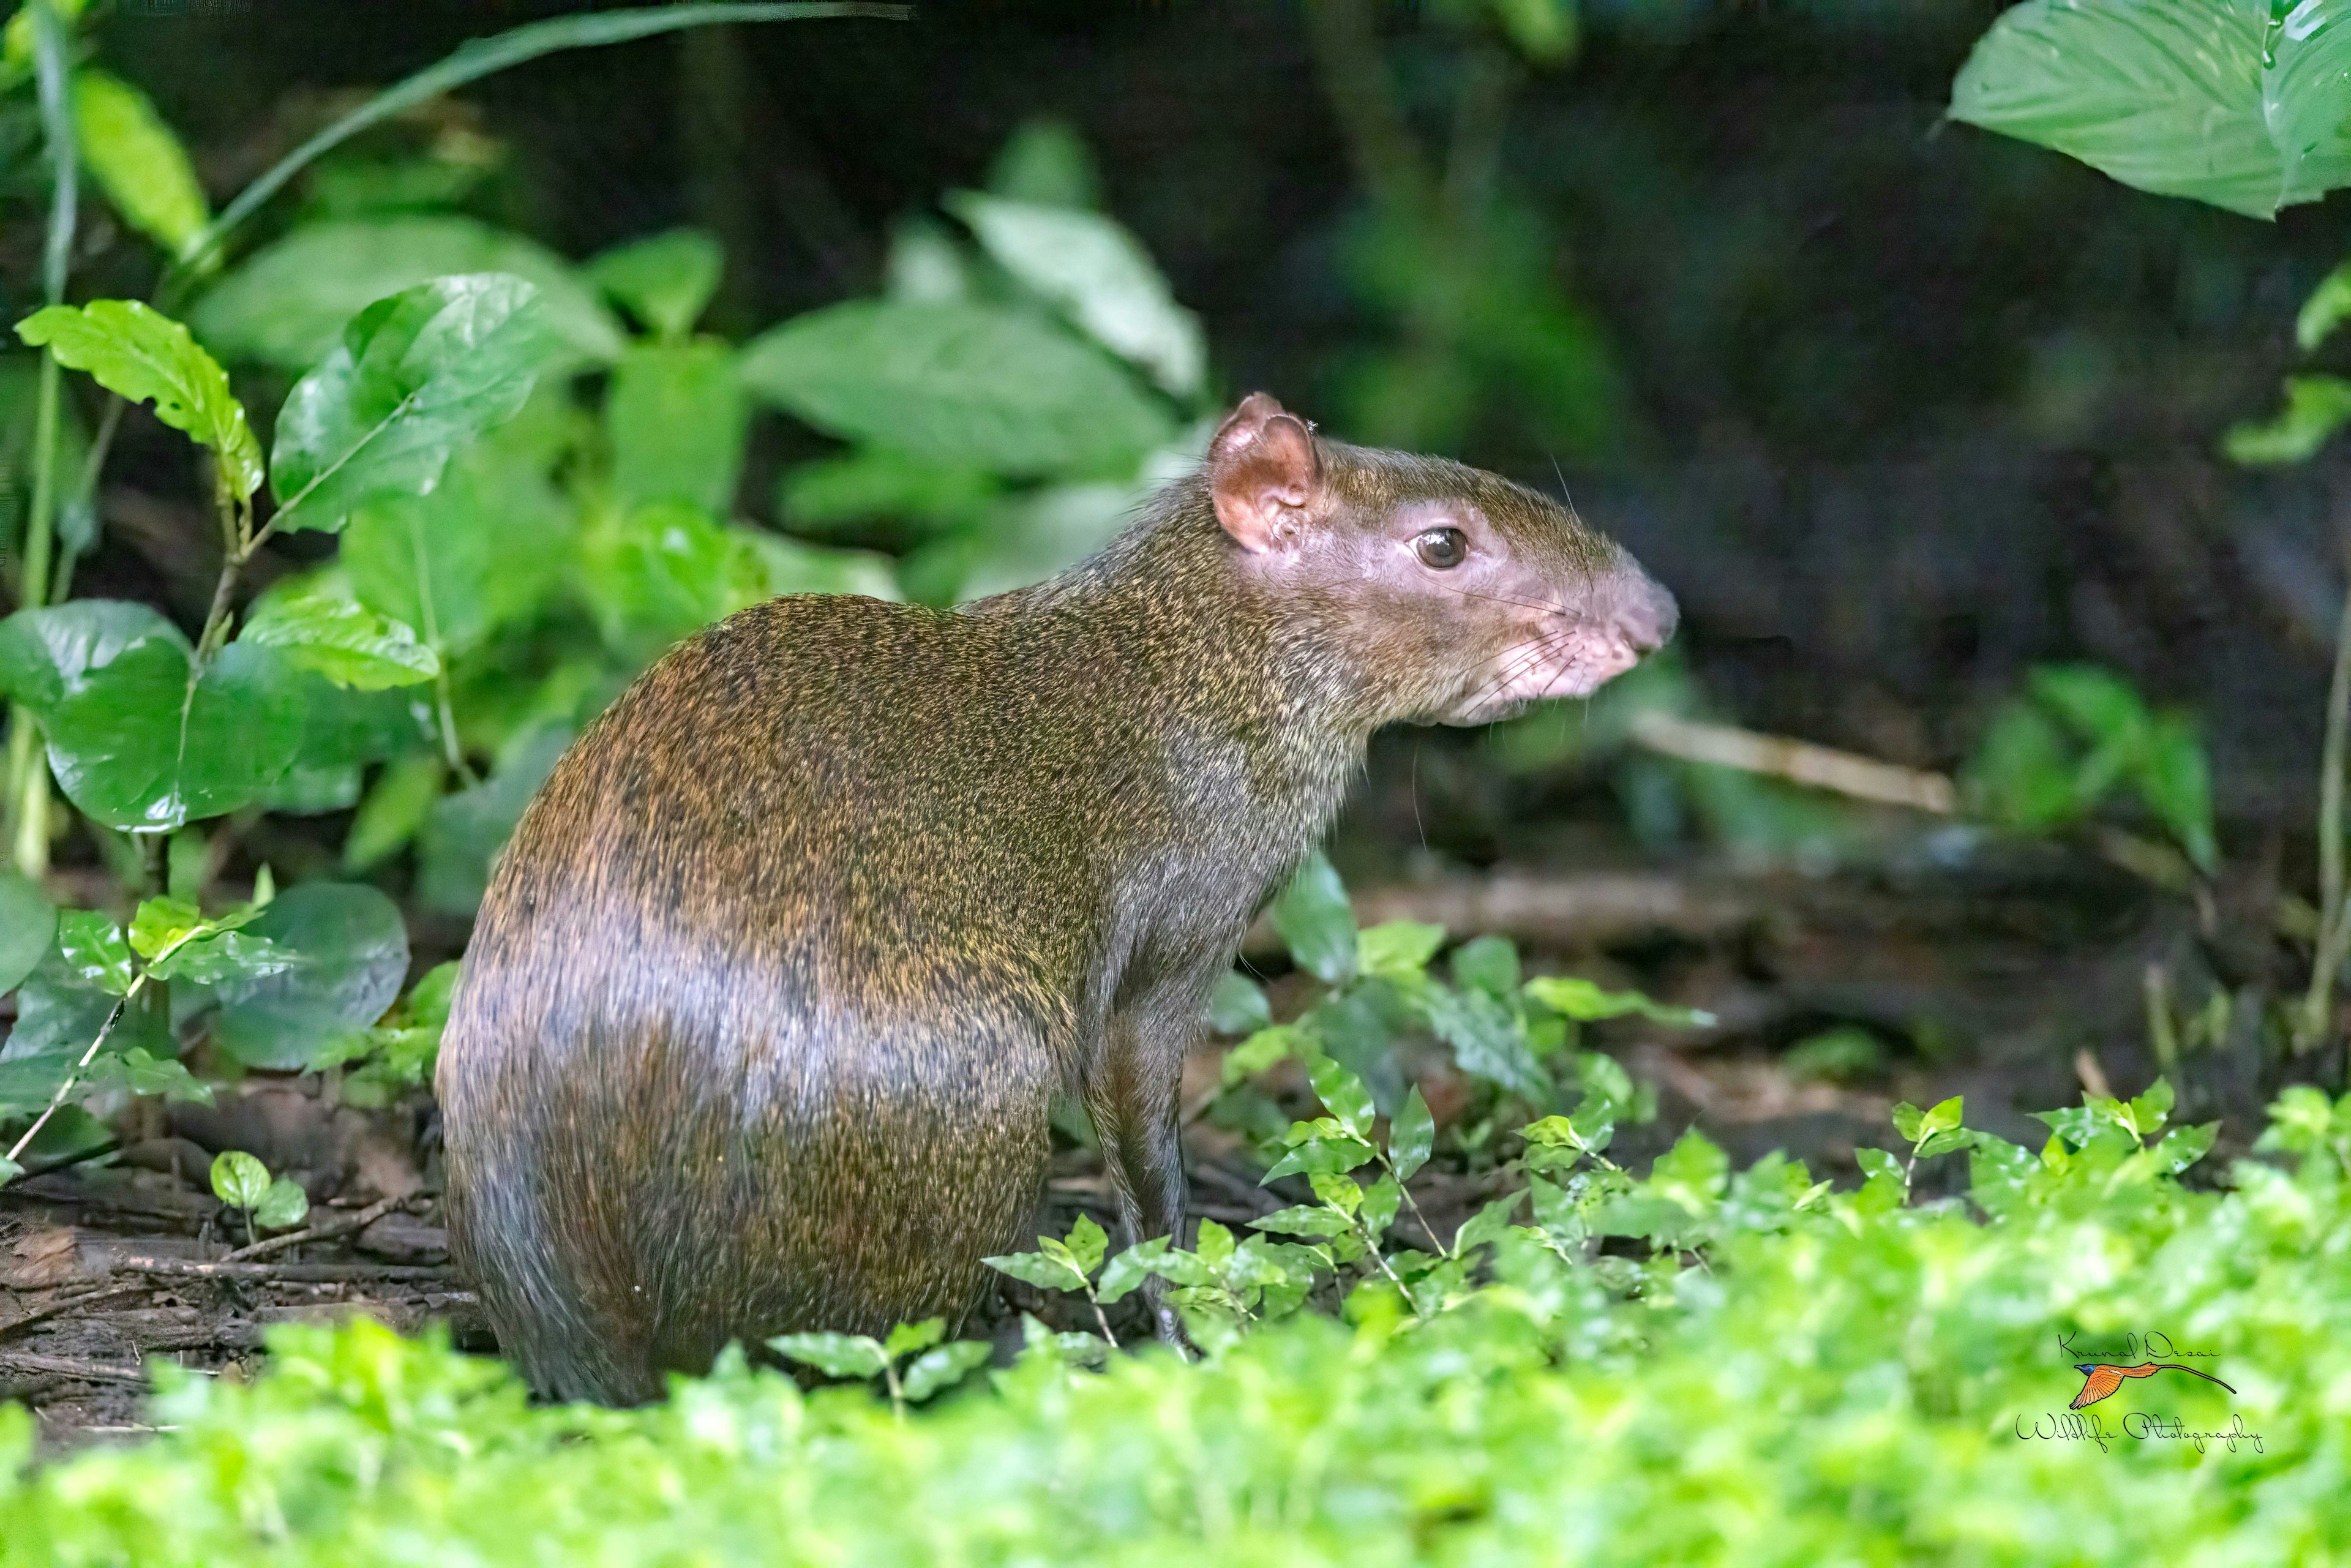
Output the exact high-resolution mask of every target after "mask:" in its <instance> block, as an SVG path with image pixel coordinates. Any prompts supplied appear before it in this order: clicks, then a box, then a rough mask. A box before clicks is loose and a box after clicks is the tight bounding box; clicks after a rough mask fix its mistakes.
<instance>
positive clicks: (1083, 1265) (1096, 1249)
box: [1063, 1214, 1110, 1274]
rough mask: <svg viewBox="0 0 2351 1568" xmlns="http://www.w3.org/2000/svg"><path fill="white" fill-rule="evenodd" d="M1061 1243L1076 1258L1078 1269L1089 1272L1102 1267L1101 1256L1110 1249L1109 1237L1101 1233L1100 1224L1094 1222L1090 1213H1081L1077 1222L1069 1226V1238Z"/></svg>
mask: <svg viewBox="0 0 2351 1568" xmlns="http://www.w3.org/2000/svg"><path fill="white" fill-rule="evenodd" d="M1063 1245H1064V1246H1066V1247H1067V1248H1069V1249H1070V1256H1071V1257H1072V1258H1074V1259H1075V1260H1077V1264H1078V1267H1079V1269H1080V1270H1082V1271H1083V1272H1085V1273H1088V1274H1091V1273H1092V1272H1093V1271H1094V1270H1097V1269H1099V1268H1101V1267H1102V1259H1103V1257H1104V1256H1105V1255H1106V1254H1108V1252H1109V1251H1110V1238H1109V1237H1108V1236H1106V1235H1104V1234H1103V1232H1102V1227H1101V1226H1099V1225H1097V1224H1095V1223H1094V1217H1093V1216H1092V1215H1091V1214H1081V1215H1080V1216H1078V1219H1077V1223H1076V1224H1074V1225H1072V1226H1071V1227H1070V1234H1069V1238H1068V1239H1067V1240H1066V1241H1065V1242H1064V1243H1063Z"/></svg>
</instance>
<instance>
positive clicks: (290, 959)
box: [148, 931, 300, 986]
mask: <svg viewBox="0 0 2351 1568" xmlns="http://www.w3.org/2000/svg"><path fill="white" fill-rule="evenodd" d="M299 962H300V959H299V957H298V955H296V954H295V953H293V952H292V951H291V950H289V949H287V948H286V947H282V946H279V945H278V944H277V943H275V942H272V941H270V940H268V939H267V938H266V937H262V936H248V935H247V934H246V933H245V932H242V931H224V932H222V933H220V934H219V935H218V936H202V937H198V938H197V939H195V940H194V941H192V942H189V943H186V944H184V945H183V946H180V947H177V948H174V949H173V950H172V954H171V956H168V957H165V958H160V959H158V960H156V961H155V962H154V963H153V964H152V965H150V966H148V967H149V969H150V970H151V971H152V973H153V975H154V977H156V978H157V979H159V980H185V981H187V982H189V983H190V984H191V985H197V986H220V985H226V984H228V983H230V982H232V981H239V980H257V979H260V978H262V977H264V976H266V975H282V974H284V973H286V972H287V970H289V969H291V968H293V967H295V966H296V965H297V964H298V963H299Z"/></svg>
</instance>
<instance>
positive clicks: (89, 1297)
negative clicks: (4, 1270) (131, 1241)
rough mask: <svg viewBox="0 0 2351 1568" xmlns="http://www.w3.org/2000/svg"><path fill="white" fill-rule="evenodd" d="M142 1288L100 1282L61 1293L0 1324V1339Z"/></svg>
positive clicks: (129, 1294) (142, 1287)
mask: <svg viewBox="0 0 2351 1568" xmlns="http://www.w3.org/2000/svg"><path fill="white" fill-rule="evenodd" d="M144 1288H145V1287H144V1286H141V1285H124V1284H118V1283H115V1282H113V1281H100V1282H99V1283H98V1284H96V1285H86V1286H83V1287H82V1288H81V1289H79V1290H75V1291H59V1292H58V1293H57V1295H54V1296H52V1297H50V1298H49V1299H48V1300H47V1301H44V1302H42V1303H41V1304H40V1305H39V1306H37V1307H35V1308H34V1309H33V1310H32V1311H30V1312H26V1313H24V1314H23V1315H21V1316H18V1317H14V1318H10V1319H9V1320H8V1321H7V1322H5V1323H0V1339H5V1338H7V1337H8V1336H9V1335H10V1334H12V1333H16V1331H17V1330H19V1329H28V1328H31V1327H32V1326H33V1325H34V1324H35V1323H37V1322H47V1321H48V1320H49V1319H51V1318H53V1317H56V1316H57V1314H58V1313H59V1312H71V1311H73V1310H74V1309H75V1308H76V1307H86V1306H89V1304H90V1303H91V1302H93V1301H105V1300H107V1299H108V1298H110V1297H113V1296H131V1295H136V1294H138V1293H139V1291H141V1290H143V1289H144Z"/></svg>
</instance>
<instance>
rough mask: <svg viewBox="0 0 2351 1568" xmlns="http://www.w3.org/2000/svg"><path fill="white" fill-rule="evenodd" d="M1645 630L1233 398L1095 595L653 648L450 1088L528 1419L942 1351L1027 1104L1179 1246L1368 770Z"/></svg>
mask: <svg viewBox="0 0 2351 1568" xmlns="http://www.w3.org/2000/svg"><path fill="white" fill-rule="evenodd" d="M1674 622H1675V609H1674V602H1673V600H1672V598H1671V597H1670V596H1669V595H1667V593H1666V591H1664V590H1663V589H1662V588H1660V587H1658V586H1657V585H1656V583H1655V582H1654V581H1652V580H1650V579H1649V578H1648V577H1647V576H1646V574H1645V573H1644V572H1643V571H1642V570H1641V569H1640V568H1639V567H1638V566H1637V565H1636V564H1635V563H1634V561H1633V560H1632V559H1631V558H1630V557H1629V556H1627V555H1626V554H1625V552H1624V551H1623V550H1622V549H1619V548H1618V547H1617V546H1616V545H1614V543H1612V542H1611V541H1609V540H1608V539H1606V538H1604V537H1602V536H1600V535H1598V534H1596V533H1593V532H1592V531H1590V530H1588V529H1587V528H1584V527H1583V525H1582V524H1581V523H1580V522H1579V521H1578V520H1577V519H1576V518H1575V517H1574V516H1573V514H1572V513H1571V512H1569V511H1568V510H1567V509H1566V508H1565V507H1561V506H1560V505H1558V504H1556V503H1554V502H1552V501H1551V500H1550V499H1548V498H1547V497H1543V496H1541V495H1539V494H1537V493H1535V492H1533V491H1531V490H1528V489H1525V488H1523V487H1521V486H1517V485H1514V484H1511V483H1510V482H1509V481H1507V480H1503V479H1499V478H1497V477H1495V476H1492V475H1489V474H1484V473H1480V472H1479V471H1477V470H1474V469H1470V468H1465V467H1463V466H1461V465H1458V464H1454V463H1448V462H1443V461H1439V460H1436V459H1430V458H1421V457H1413V456H1407V455H1402V454H1397V453H1390V452H1377V451H1369V450H1365V449H1362V448H1357V447H1352V446H1347V445H1344V444H1340V443H1336V442H1331V441H1326V440H1322V439H1319V438H1318V437H1317V436H1316V435H1315V434H1313V432H1312V431H1311V429H1310V428H1309V427H1308V426H1307V425H1306V424H1305V423H1303V422H1301V421H1300V420H1298V419H1297V418H1295V417H1293V416H1292V415H1290V414H1289V413H1285V412H1284V411H1283V410H1282V409H1281V407H1280V404H1278V403H1276V402H1274V401H1273V400H1272V399H1270V398H1268V397H1265V396H1263V395H1262V394H1259V395H1255V396H1252V397H1250V398H1249V399H1247V400H1245V401H1244V402H1242V403H1241V404H1240V406H1239V407H1238V409H1236V410H1235V411H1234V413H1232V415H1231V416H1230V417H1229V418H1228V420H1227V421H1226V422H1225V423H1224V425H1223V427H1222V428H1221V429H1219V431H1218V432H1217V435H1216V438H1215V439H1214V441H1213V442H1212V443H1211V444H1210V449H1209V453H1208V455H1207V462H1206V463H1205V464H1204V465H1203V466H1202V468H1201V470H1200V472H1199V473H1198V475H1197V476H1194V477H1192V478H1189V479H1186V480H1183V481H1179V482H1178V483H1176V484H1175V485H1172V486H1169V487H1168V488H1167V489H1165V490H1164V491H1163V492H1161V493H1160V495H1159V496H1158V497H1155V499H1154V501H1153V502H1152V503H1151V505H1150V506H1149V507H1148V508H1147V509H1146V511H1145V513H1144V516H1143V517H1141V518H1140V520H1138V522H1137V523H1136V524H1135V525H1134V527H1133V528H1130V529H1129V530H1128V531H1127V532H1126V533H1125V534H1124V535H1123V536H1122V537H1121V538H1119V539H1118V540H1117V541H1116V542H1115V543H1113V545H1111V546H1110V547H1109V548H1108V549H1105V550H1104V551H1103V552H1102V554H1100V555H1098V556H1096V557H1095V558H1094V559H1092V560H1090V561H1087V562H1085V563H1084V564H1082V565H1081V566H1079V567H1077V568H1075V569H1073V570H1071V571H1069V572H1068V573H1066V574H1064V575H1063V576H1061V577H1060V578H1057V579H1054V580H1051V581H1050V582H1046V583H1042V584H1040V585H1039V586H1037V587H1034V588H1029V589H1024V590H1021V591H1018V592H1015V593H1009V594H1005V595H1002V596H1000V597H998V598H996V599H990V600H984V601H980V602H978V603H976V604H972V605H967V606H966V607H964V608H962V609H960V610H957V611H953V612H946V611H933V610H925V609H920V608H915V607H910V606H904V605H894V604H884V603H881V602H878V601H873V600H869V599H857V598H849V597H794V598H786V599H779V600H775V601H770V602H768V603H766V604H763V605H759V606H758V607H756V608H754V609H751V610H747V611H745V612H742V613H740V614H737V615H736V616H733V617H731V618H730V619H728V620H726V621H725V622H721V623H720V624H718V625H716V626H714V627H711V628H709V629H708V630H706V631H705V632H701V633H700V634H698V635H697V636H695V637H693V638H691V639H689V640H688V641H687V642H685V643H682V644H680V645H679V646H678V647H676V648H674V649H673V650H672V651H671V652H670V653H668V654H666V655H665V656H664V658H663V659H662V660H661V661H660V662H659V663H657V664H655V665H654V666H653V668H652V669H651V670H649V671H647V672H646V674H644V675H643V678H641V679H640V680H639V681H638V682H637V684H636V685H633V686H632V687H631V688H630V690H629V691H628V692H627V693H626V694H625V695H623V696H622V698H621V699H620V701H618V702H617V703H615V704H614V705H613V706H612V707H611V709H610V710H609V711H608V712H606V713H605V714H604V715H603V716H602V717H601V718H600V719H598V720H597V722H596V723H595V724H594V725H593V726H592V727H590V729H589V731H588V732H587V733H586V734H585V735H583V736H582V737H580V741H579V742H578V744H576V745H575V746H574V747H572V748H571V750H570V751H569V753H568V754H567V755H566V756H565V758H564V759H563V761H562V762H561V764H560V765H559V767H558V768H557V769H556V771H555V773H554V775H553V777H551V778H550V779H549V781H548V783H547V786H546V788H545V789H543V790H542V791H541V792H540V794H539V796H538V799H537V800H534V801H533V802H532V804H531V807H530V809H529V810H528V812H527V813H525V815H524V818H523V820H522V822H521V825H520V826H519V827H518V828H517V831H516V833H515V837H514V841H513V842H512V843H511V844H510V845H509V846H508V849H507V853H506V855H505V857H504V858H503V859H502V861H501V862H500V863H499V866H498V870H497V873H496V877H495V878H494V880H493V882H492V885H491V888H490V891H489V894H488V897H487V898H486V900H485V902H484V904H483V906H482V913H481V917H480V920H479V922H478V924H477V925H476V926H475V933H474V939H473V943H472V946H471V947H470V948H469V950H468V953H467V956H466V964H465V976H464V979H463V980H462V981H461V983H460V985H459V988H458V991H457V995H456V998H455V1006H454V1008H453V1009H452V1013H451V1017H450V1022H449V1028H448V1031H447V1034H446V1036H445V1038H444V1045H443V1049H442V1056H441V1065H440V1069H439V1075H438V1079H437V1088H438V1090H439V1092H440V1096H441V1102H442V1106H443V1112H444V1135H445V1140H446V1146H447V1154H448V1173H449V1175H448V1181H449V1187H448V1191H449V1204H450V1228H451V1242H452V1247H453V1249H454V1250H455V1253H456V1255H457V1258H458V1260H460V1262H461V1263H463V1264H464V1265H465V1267H466V1268H467V1270H469V1271H470V1272H471V1273H472V1274H473V1276H474V1278H475V1281H476V1282H477V1284H478V1285H479V1287H480V1291H481V1298H482V1303H483V1306H484V1309H485V1311H486V1313H487V1314H488V1316H489V1319H490V1322H491V1324H492V1326H493V1327H494V1328H495V1329H496V1332H497V1334H498V1337H499V1341H500V1343H501V1344H502V1345H503V1346H504V1347H505V1348H506V1350H507V1353H508V1354H510V1355H512V1356H513V1357H514V1358H515V1359H516V1360H517V1362H518V1363H519V1364H520V1365H521V1366H522V1368H523V1370H524V1372H525V1374H526V1375H528V1377H529V1378H530V1380H531V1381H532V1383H533V1384H534V1385H536V1386H538V1388H539V1389H540V1390H541V1391H542V1392H545V1393H549V1394H554V1395H559V1396H587V1397H593V1398H600V1399H606V1400H613V1401H632V1400H640V1399H645V1398H650V1397H652V1396H654V1395H656V1394H658V1393H659V1392H660V1390H661V1385H662V1376H663V1375H664V1373H665V1372H667V1371H670V1370H686V1371H693V1370H700V1369H701V1368H704V1367H706V1366H707V1365H708V1364H709V1362H710V1360H711V1358H712V1357H713V1356H714V1355H715V1354H716V1352H717V1351H718V1350H719V1349H720V1348H721V1347H722V1346H724V1345H725V1344H726V1343H727V1342H729V1341H730V1340H739V1341H742V1342H744V1343H749V1344H752V1345H755V1346H756V1345H757V1344H758V1343H760V1342H762V1341H764V1340H765V1339H767V1338H768V1337H769V1336H772V1335H774V1334H778V1333H788V1332H792V1331H797V1330H804V1329H838V1330H846V1331H851V1332H859V1333H881V1332H883V1331H885V1330H887V1329H888V1328H889V1327H890V1326H892V1325H893V1324H894V1323H896V1322H904V1321H911V1320H915V1319H920V1318H924V1317H927V1316H931V1315H933V1314H935V1313H942V1312H944V1313H947V1314H950V1315H953V1314H958V1313H961V1312H964V1311H965V1310H966V1309H967V1307H968V1306H969V1304H970V1303H971V1301H972V1300H973V1299H974V1297H975V1295H976V1294H977V1291H978V1289H979V1286H980V1283H981V1281H982V1280H983V1278H984V1276H985V1270H984V1267H983V1265H982V1263H981V1260H982V1259H983V1258H985V1257H987V1256H988V1255H989V1254H991V1253H998V1252H1004V1251H1008V1250H1013V1249H1017V1248H1018V1247H1019V1246H1020V1245H1021V1244H1022V1243H1023V1242H1025V1241H1026V1240H1027V1237H1026V1234H1025V1232H1024V1226H1025V1225H1026V1223H1027V1220H1028V1217H1029V1211H1030V1209H1031V1207H1033V1204H1034V1202H1035V1199H1036V1197H1037V1194H1038V1191H1039V1187H1040V1182H1041V1178H1042V1175H1043V1169H1044V1163H1045V1156H1046V1149H1047V1141H1046V1118H1047V1113H1048V1110H1049V1108H1050V1103H1051V1100H1052V1097H1053V1095H1054V1093H1055V1092H1057V1090H1066V1091H1069V1092H1074V1093H1076V1094H1078V1095H1079V1096H1081V1098H1082V1099H1083V1101H1084V1103H1085V1104H1086V1106H1087V1109H1088V1111H1089V1113H1091V1115H1092V1120H1093V1123H1094V1125H1095V1127H1096V1129H1097V1131H1098V1132H1099V1134H1100V1135H1101V1140H1102V1149H1103V1154H1104V1157H1105V1159H1106V1161H1107V1163H1108V1165H1109V1166H1110V1170H1111V1174H1112V1176H1113V1179H1114V1180H1115V1181H1116V1183H1117V1185H1118V1187H1119V1191H1120V1197H1121V1206H1122V1207H1123V1211H1124V1213H1125V1216H1126V1218H1127V1221H1128V1224H1129V1227H1130V1228H1131V1229H1132V1230H1133V1231H1134V1233H1135V1234H1136V1235H1138V1236H1147V1235H1159V1234H1165V1233H1168V1232H1179V1233H1180V1231H1181V1228H1182V1226H1183V1219H1184V1201H1185V1200H1184V1172H1183V1163H1182V1157H1181V1153H1182V1151H1181V1145H1180V1142H1179V1138H1178V1124H1177V1087H1178V1076H1179V1072H1180V1069H1181V1065H1182V1062H1183V1059H1184V1056H1185V1053H1186V1051H1187V1050H1188V1048H1189V1047H1190V1045H1191V1044H1192V1042H1193V1040H1194V1039H1195V1037H1196V1033H1197V1031H1198V1029H1199V1027H1200V1021H1199V1020H1200V1018H1201V1014H1202V1010H1203V1008H1204V1005H1205V1002H1206V998H1207V993H1208V990H1209V988H1211V987H1212V986H1213V985H1214V983H1215V981H1216V978H1217V976H1218V975H1219V974H1221V973H1222V972H1223V971H1224V970H1225V969H1226V968H1228V967H1229V966H1230V965H1231V963H1232V957H1233V953H1234V950H1235V948H1236V947H1237V946H1238V943H1239V940H1240V936H1241V933H1242V930H1243V928H1244V927H1245V925H1247V923H1248V921H1249V916H1250V915H1252V914H1253V913H1254V911H1255V910H1256V909H1257V907H1258V905H1259V904H1260V903H1262V902H1263V900H1264V899H1265V898H1266V896H1267V895H1268V894H1270V892H1271V890H1272V889H1273V888H1274V887H1275V886H1276V885H1277V884H1278V883H1280V880H1281V879H1282V878H1283V876H1285V875H1286V874H1287V873H1288V872H1289V871H1290V868H1291V867H1292V866H1293V865H1295V864H1296V862H1298V860H1299V859H1300V857H1301V856H1302V855H1303V854H1304V853H1305V852H1307V850H1309V849H1310V848H1311V846H1312V844H1313V843H1314V841H1316V839H1317V838H1318V837H1319V836H1320V835H1321V834H1322V831H1323V829H1324V828H1325V827H1326V826H1327V825H1328V823H1329V821H1330V819H1331V816H1332V813H1333V812H1334V811H1335V810H1337V808H1338V806H1339V804H1340V801H1341V800H1342V799H1343V795H1344V793H1345V790H1346V788H1347V785H1348V783H1349V781H1350V780H1351V779H1352V778H1353V774H1354V772H1355V771H1356V769H1357V768H1358V767H1359V766H1360V764H1361V762H1362V759H1363V756H1364V745H1365V743H1366V741H1367V740H1368V739H1369V737H1370V736H1371V734H1372V732H1373V731H1374V729H1376V728H1378V727H1381V726H1382V725H1385V724H1390V723H1395V722H1398V721H1403V720H1418V721H1424V722H1438V723H1447V724H1479V723H1484V722H1486V721H1488V720H1489V719H1492V718H1495V717H1498V716H1502V715H1504V714H1507V713H1509V712H1511V711H1514V710H1515V709H1517V708H1519V707H1520V706H1524V705H1525V704H1527V703H1529V702H1531V701H1534V700H1536V699H1538V698H1541V697H1548V696H1574V695H1585V694H1588V693H1590V692H1592V691H1593V690H1595V689H1597V688H1598V687H1599V686H1600V685H1602V684H1603V683H1604V682H1605V681H1607V680H1608V679H1609V678H1610V677H1612V676H1614V675H1616V674H1621V673H1622V672H1623V671H1625V669H1627V668H1629V667H1631V665H1632V664H1634V663H1635V661H1636V660H1637V659H1638V658H1639V656H1640V655H1641V653H1644V652H1645V651H1647V650H1649V649H1653V648H1656V647H1657V646H1659V645H1660V644H1662V643H1664V642H1665V641H1666V640H1667V638H1668V637H1669V636H1671V635H1672V632H1673V629H1674Z"/></svg>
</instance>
